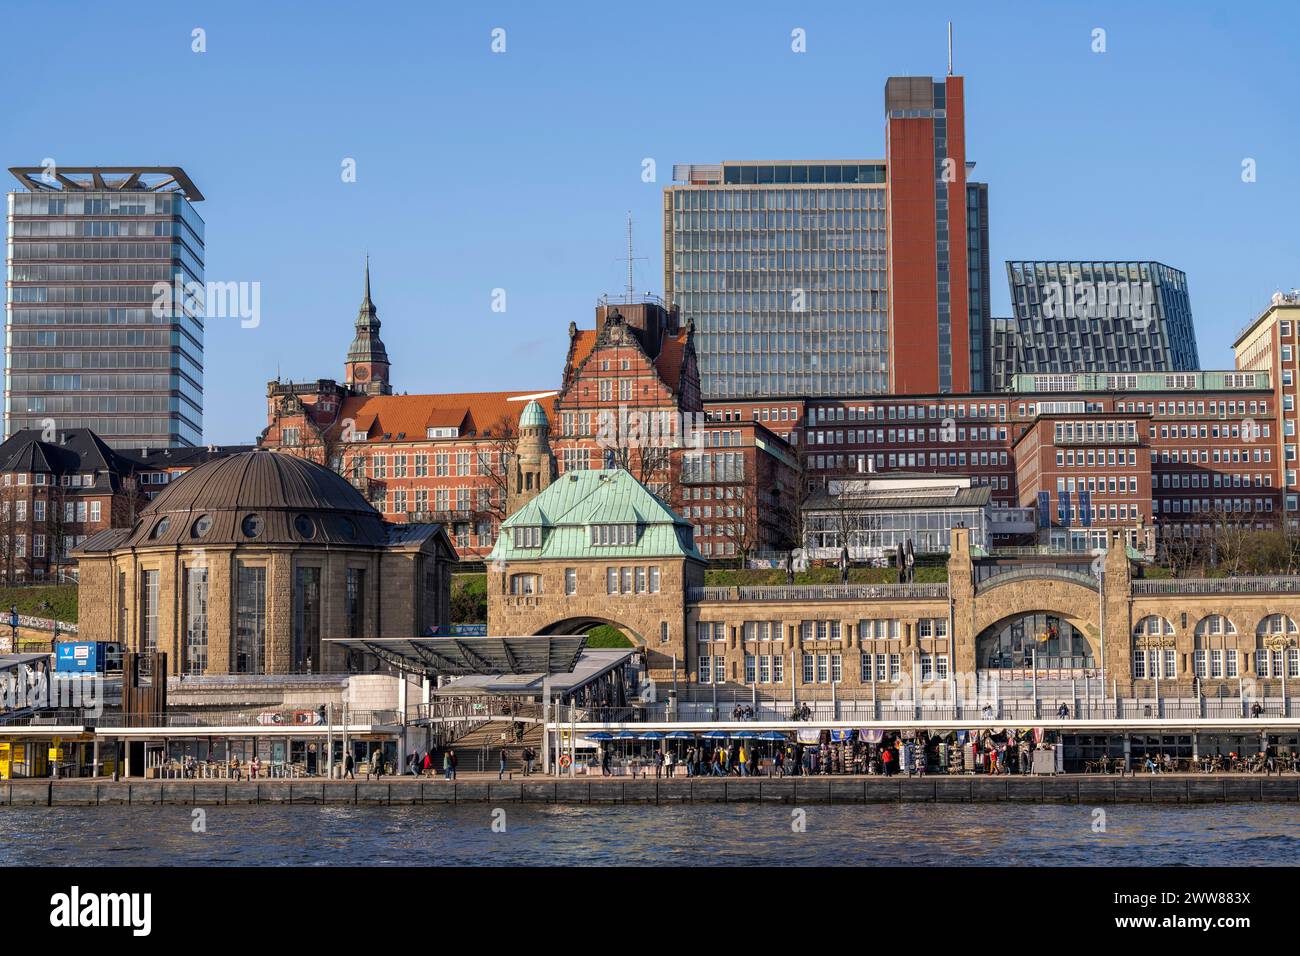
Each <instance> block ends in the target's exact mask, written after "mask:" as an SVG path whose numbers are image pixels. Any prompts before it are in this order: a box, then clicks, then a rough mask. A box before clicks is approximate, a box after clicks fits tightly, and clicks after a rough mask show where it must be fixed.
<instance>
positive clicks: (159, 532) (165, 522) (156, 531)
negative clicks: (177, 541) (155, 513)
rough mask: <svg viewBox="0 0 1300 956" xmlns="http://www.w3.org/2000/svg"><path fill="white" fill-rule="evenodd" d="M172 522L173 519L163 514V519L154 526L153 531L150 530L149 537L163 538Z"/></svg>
mask: <svg viewBox="0 0 1300 956" xmlns="http://www.w3.org/2000/svg"><path fill="white" fill-rule="evenodd" d="M171 523H172V519H171V518H169V517H167V516H166V515H163V519H162V520H161V521H159V522H158V523H157V524H156V525H154V526H153V531H152V532H150V534H149V537H151V538H161V537H162V536H163V535H165V534H166V533H167V529H168V528H170V527H171Z"/></svg>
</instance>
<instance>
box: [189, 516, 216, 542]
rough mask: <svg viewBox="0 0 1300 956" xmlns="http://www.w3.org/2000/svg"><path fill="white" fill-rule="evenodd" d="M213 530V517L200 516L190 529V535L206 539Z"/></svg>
mask: <svg viewBox="0 0 1300 956" xmlns="http://www.w3.org/2000/svg"><path fill="white" fill-rule="evenodd" d="M211 530H212V515H199V517H197V518H195V519H194V524H193V525H192V526H191V527H190V534H192V535H193V536H194V537H196V538H206V537H207V535H208V532H209V531H211Z"/></svg>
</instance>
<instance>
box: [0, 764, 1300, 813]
mask: <svg viewBox="0 0 1300 956" xmlns="http://www.w3.org/2000/svg"><path fill="white" fill-rule="evenodd" d="M1252 802H1253V803H1257V802H1272V803H1296V802H1300V774H1295V773H1288V774H1283V775H1277V774H1274V775H1271V776H1269V775H1263V774H1236V773H1222V774H1204V773H1192V774H1186V773H1160V774H1139V775H1136V776H1123V777H1121V776H1118V775H1103V774H1061V775H1057V776H1019V775H1005V776H984V775H952V776H946V775H945V776H931V777H903V776H893V777H880V776H866V777H862V776H843V775H841V776H826V777H785V778H769V777H761V778H730V779H715V778H707V777H703V778H687V777H675V778H672V779H661V780H655V779H654V778H650V779H645V778H636V779H629V778H617V777H615V778H610V777H592V778H583V777H577V778H572V777H563V778H560V777H548V776H543V775H542V774H534V775H532V776H529V777H522V776H520V775H519V774H515V775H514V776H513V778H511V779H508V780H505V781H498V780H497V779H496V774H495V773H491V774H461V775H460V777H459V779H458V780H456V781H455V782H451V781H446V780H443V779H441V778H440V777H439V778H437V779H433V780H430V779H428V778H420V779H417V778H414V777H391V778H381V779H378V780H373V779H372V780H369V781H367V780H356V781H353V780H332V781H327V780H316V779H310V778H308V779H297V780H258V781H222V780H162V781H156V780H148V781H141V780H132V781H120V782H114V781H112V780H90V779H73V780H14V781H6V782H4V783H0V813H3V812H4V810H3V808H4V807H9V806H14V807H17V806H24V807H32V806H51V807H65V806H85V807H95V806H121V805H132V806H137V805H138V806H161V805H170V806H223V805H236V804H273V805H277V806H280V805H302V806H319V805H368V806H398V805H414V804H453V803H485V804H493V805H499V804H505V803H536V804H575V805H589V804H590V805H600V804H683V803H772V804H788V805H792V806H799V805H803V804H863V805H866V804H887V803H1066V804H1082V805H1091V804H1097V803H1187V804H1191V803H1252Z"/></svg>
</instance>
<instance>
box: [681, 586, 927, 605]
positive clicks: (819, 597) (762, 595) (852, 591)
mask: <svg viewBox="0 0 1300 956" xmlns="http://www.w3.org/2000/svg"><path fill="white" fill-rule="evenodd" d="M947 599H948V585H947V584H788V585H741V586H738V587H694V588H687V591H686V600H687V601H690V602H701V601H881V600H895V601H899V600H945V601H946V600H947Z"/></svg>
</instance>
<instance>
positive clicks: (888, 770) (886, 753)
mask: <svg viewBox="0 0 1300 956" xmlns="http://www.w3.org/2000/svg"><path fill="white" fill-rule="evenodd" d="M880 764H881V766H883V767H884V768H885V776H886V777H890V776H893V773H894V750H893V748H892V747H884V748H882V749H881V751H880Z"/></svg>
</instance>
